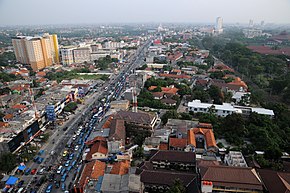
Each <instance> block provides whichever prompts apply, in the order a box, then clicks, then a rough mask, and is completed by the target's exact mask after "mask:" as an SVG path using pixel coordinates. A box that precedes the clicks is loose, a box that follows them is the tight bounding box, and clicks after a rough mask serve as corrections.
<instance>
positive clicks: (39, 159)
mask: <svg viewBox="0 0 290 193" xmlns="http://www.w3.org/2000/svg"><path fill="white" fill-rule="evenodd" d="M43 160H44V158H42V157H39V158H38V160H37V162H36V163H38V164H41V163H42V162H43Z"/></svg>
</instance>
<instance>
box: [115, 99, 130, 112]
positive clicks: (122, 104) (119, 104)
mask: <svg viewBox="0 0 290 193" xmlns="http://www.w3.org/2000/svg"><path fill="white" fill-rule="evenodd" d="M129 105H130V102H129V101H128V100H118V101H112V102H111V108H112V109H120V110H125V111H126V110H128V108H129Z"/></svg>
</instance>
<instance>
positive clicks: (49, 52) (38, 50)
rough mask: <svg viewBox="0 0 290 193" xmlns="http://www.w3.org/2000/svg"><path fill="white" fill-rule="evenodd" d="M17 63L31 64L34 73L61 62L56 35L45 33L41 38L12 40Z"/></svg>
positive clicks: (14, 38)
mask: <svg viewBox="0 0 290 193" xmlns="http://www.w3.org/2000/svg"><path fill="white" fill-rule="evenodd" d="M12 44H13V47H14V51H15V56H16V59H17V61H19V62H21V63H22V64H30V65H31V68H32V69H33V70H34V71H37V70H40V69H43V68H45V67H47V66H51V65H52V64H53V63H58V62H59V54H58V42H57V36H56V35H49V34H48V33H45V34H44V35H43V36H39V37H28V36H17V37H13V38H12Z"/></svg>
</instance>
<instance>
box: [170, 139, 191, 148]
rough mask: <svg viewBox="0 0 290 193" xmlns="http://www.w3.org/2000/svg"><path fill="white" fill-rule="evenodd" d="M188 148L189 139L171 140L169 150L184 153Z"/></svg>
mask: <svg viewBox="0 0 290 193" xmlns="http://www.w3.org/2000/svg"><path fill="white" fill-rule="evenodd" d="M186 146H187V139H186V138H172V137H170V138H169V149H170V150H177V151H184V150H185V148H186Z"/></svg>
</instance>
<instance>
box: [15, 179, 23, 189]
mask: <svg viewBox="0 0 290 193" xmlns="http://www.w3.org/2000/svg"><path fill="white" fill-rule="evenodd" d="M23 184H24V180H21V181H20V182H18V184H17V187H18V188H20V187H21V186H22V185H23Z"/></svg>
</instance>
